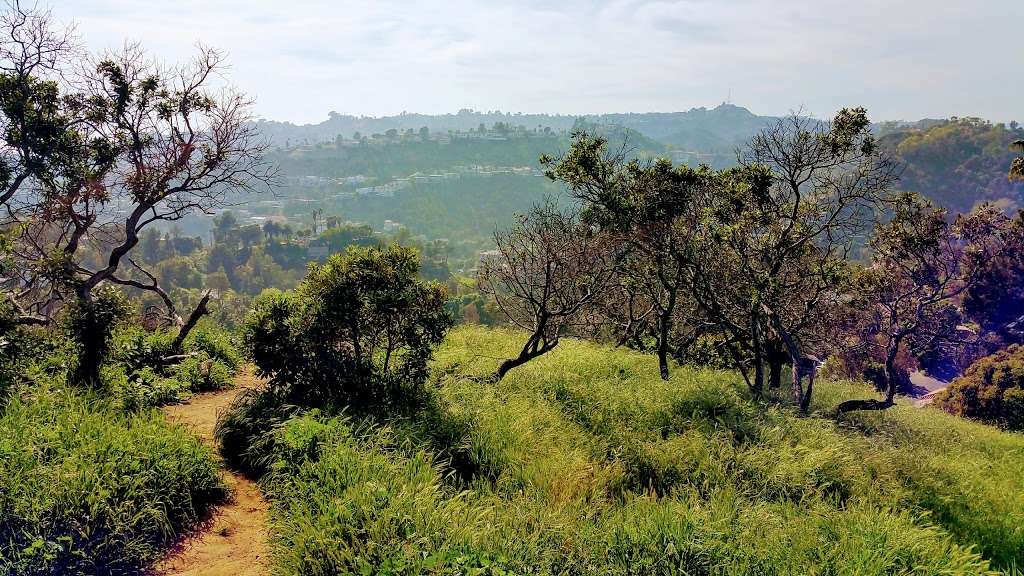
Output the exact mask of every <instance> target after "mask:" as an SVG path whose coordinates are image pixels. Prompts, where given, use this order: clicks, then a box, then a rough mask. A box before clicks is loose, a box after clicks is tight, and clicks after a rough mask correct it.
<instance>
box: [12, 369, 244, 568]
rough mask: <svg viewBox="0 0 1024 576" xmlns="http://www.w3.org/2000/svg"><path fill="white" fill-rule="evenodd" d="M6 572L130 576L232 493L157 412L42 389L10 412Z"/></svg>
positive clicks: (207, 455)
mask: <svg viewBox="0 0 1024 576" xmlns="http://www.w3.org/2000/svg"><path fill="white" fill-rule="evenodd" d="M0 479H2V480H0V574H5V575H7V574H9V575H14V574H18V575H22V574H110V575H114V574H129V573H137V572H138V571H139V570H141V569H142V568H144V567H145V566H146V565H147V564H149V563H150V562H152V561H154V560H156V559H158V558H159V557H160V556H161V555H162V553H163V551H164V550H165V549H166V546H167V545H168V544H169V543H171V542H172V541H173V539H174V538H175V537H176V536H178V535H180V534H181V533H182V532H183V531H184V530H185V529H187V528H189V527H191V526H193V525H194V524H195V523H196V522H197V521H198V520H199V519H200V518H201V516H202V515H203V514H204V513H205V512H206V511H207V510H208V509H209V507H210V506H211V505H212V504H214V503H216V502H218V501H221V500H223V499H224V498H225V497H226V494H227V490H226V487H225V485H224V484H223V482H222V479H221V477H220V475H219V472H218V470H217V466H216V463H215V460H214V459H213V455H212V454H211V451H210V450H209V449H208V448H206V447H204V446H203V445H202V444H201V443H200V442H199V440H198V439H196V438H195V437H193V436H192V435H190V434H189V433H187V432H186V431H184V430H183V429H181V428H179V427H176V426H171V425H169V424H167V423H166V421H165V420H164V418H163V416H162V415H161V414H160V413H159V412H157V411H154V410H142V411H139V412H137V413H134V414H126V413H125V412H123V411H122V410H120V409H119V407H117V406H116V403H115V402H114V401H113V400H110V399H103V398H99V397H95V396H84V395H80V394H76V393H71V392H50V391H46V390H44V387H42V386H40V387H39V388H38V389H33V390H32V391H31V395H28V393H26V396H25V397H14V398H11V399H10V400H9V401H8V402H7V403H6V406H4V407H3V408H2V413H0Z"/></svg>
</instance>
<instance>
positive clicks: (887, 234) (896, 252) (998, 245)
mask: <svg viewBox="0 0 1024 576" xmlns="http://www.w3.org/2000/svg"><path fill="white" fill-rule="evenodd" d="M1008 223H1009V219H1008V218H1007V217H1006V216H1005V215H1003V214H1002V213H1001V212H999V211H998V210H997V209H996V208H995V207H993V206H991V205H983V206H982V207H981V208H979V209H978V210H976V211H975V212H973V213H971V214H970V215H968V216H961V217H959V218H957V219H956V221H955V222H953V223H950V222H949V221H947V219H946V211H945V210H943V209H941V208H935V207H933V206H931V205H930V204H928V203H927V202H926V201H924V200H922V199H921V198H919V197H917V196H914V195H912V194H905V195H902V196H900V197H899V198H898V199H897V201H896V202H895V204H894V214H893V217H892V220H890V221H889V222H888V223H886V224H883V225H880V226H878V227H877V228H876V230H875V233H874V234H873V236H872V238H871V249H872V262H871V266H870V267H869V268H868V269H867V270H865V271H864V274H863V275H862V277H861V280H860V285H859V290H858V298H859V301H860V302H861V303H862V305H863V306H864V307H866V308H868V307H869V309H870V310H871V314H872V315H873V316H874V324H875V325H876V326H877V331H878V333H879V334H881V335H882V338H881V340H882V346H884V356H883V357H884V359H885V360H884V382H885V398H884V399H883V400H881V401H879V400H874V399H872V400H849V401H846V402H843V403H841V404H840V405H839V406H838V407H837V408H836V411H837V413H840V414H841V413H843V412H848V411H851V410H883V409H886V408H889V407H890V406H892V405H893V404H894V401H895V396H896V392H897V389H898V382H899V379H898V378H897V374H896V366H895V362H896V358H897V355H898V354H899V351H900V347H901V346H903V345H905V343H907V341H908V340H910V339H918V340H920V339H930V340H932V341H937V340H951V339H956V338H958V337H959V336H958V331H957V330H956V329H955V327H952V329H951V327H950V326H949V323H948V322H947V321H946V319H947V318H948V313H947V312H948V310H949V308H950V307H951V306H955V305H956V304H957V303H958V301H959V298H960V297H961V296H962V295H963V294H964V293H965V292H966V291H967V290H969V289H970V288H971V287H972V286H974V285H975V284H976V283H977V282H978V280H979V278H981V277H982V271H983V269H984V268H983V267H984V265H985V264H986V263H987V262H988V261H989V260H990V259H992V258H995V257H997V256H998V255H1000V254H1001V253H1002V252H1003V250H1004V249H1005V246H1006V242H1005V238H1004V233H1005V231H1006V230H1007V229H1008Z"/></svg>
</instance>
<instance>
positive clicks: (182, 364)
mask: <svg viewBox="0 0 1024 576" xmlns="http://www.w3.org/2000/svg"><path fill="white" fill-rule="evenodd" d="M174 338H175V333H174V331H172V330H157V331H155V332H146V331H145V330H143V329H141V328H138V327H125V328H120V329H118V330H117V331H116V332H115V333H114V337H113V345H112V347H113V354H112V355H111V360H112V362H110V363H108V365H107V366H105V367H104V369H103V381H104V384H105V387H106V389H108V390H109V391H111V392H112V393H113V394H114V395H116V396H118V397H119V398H122V400H123V405H124V406H125V408H127V409H139V408H145V407H149V406H161V405H164V404H170V403H173V402H177V401H180V400H182V399H183V398H184V397H185V396H187V395H188V394H190V393H198V392H209V391H213V390H222V389H225V388H230V387H231V385H232V377H233V376H234V374H235V373H236V371H237V369H238V368H239V367H240V366H241V364H242V360H241V354H239V352H238V350H237V349H236V348H235V347H234V344H233V343H232V342H231V338H230V336H229V335H228V334H227V333H226V332H224V331H222V330H220V329H218V328H216V327H213V326H210V325H208V324H206V323H201V324H200V326H197V327H196V328H195V329H194V330H193V331H192V333H191V334H189V336H188V338H186V339H185V342H184V344H183V346H182V348H183V350H182V352H184V354H185V358H184V359H175V361H174V362H169V361H168V360H167V358H169V357H171V356H174V354H173V351H172V346H173V343H174ZM175 362H177V363H175Z"/></svg>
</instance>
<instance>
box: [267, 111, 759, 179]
mask: <svg viewBox="0 0 1024 576" xmlns="http://www.w3.org/2000/svg"><path fill="white" fill-rule="evenodd" d="M580 119H584V120H585V121H587V122H590V123H594V124H598V125H617V126H622V127H623V128H628V129H630V130H635V131H636V132H637V133H638V134H640V135H642V136H644V137H646V138H649V139H652V140H656V141H658V142H659V143H661V145H663V146H667V147H670V148H673V149H677V150H679V151H680V152H682V153H689V154H690V156H691V158H687V157H685V156H684V157H683V159H687V160H689V161H691V162H694V161H696V162H699V161H707V162H708V163H711V164H716V165H717V164H722V163H724V162H728V161H729V160H731V157H732V151H733V149H734V148H735V147H736V146H737V145H739V144H741V143H743V142H744V141H746V140H747V139H749V138H750V136H752V135H753V134H754V133H756V132H757V131H758V130H759V129H761V128H762V127H763V126H764V125H765V124H766V123H768V122H770V121H771V120H773V119H774V118H773V117H771V116H758V115H756V114H754V113H752V112H750V111H749V110H747V109H746V108H743V107H740V106H734V105H732V104H722V105H720V106H717V107H715V108H711V109H708V108H694V109H692V110H689V111H686V112H668V113H662V112H648V113H626V114H598V115H562V114H521V113H516V114H511V113H502V112H478V111H473V110H465V109H464V110H460V111H459V112H458V113H456V114H437V115H430V114H401V115H398V116H382V117H370V116H350V115H344V114H338V113H336V112H332V113H331V114H330V117H329V118H328V119H327V120H325V121H323V122H320V123H319V124H304V125H296V124H292V123H290V122H275V121H266V120H264V121H260V122H259V123H258V126H259V128H260V130H261V131H262V132H263V134H265V135H266V136H267V137H269V138H270V140H271V142H272V143H273V144H274V145H277V146H289V147H291V146H298V145H310V144H317V143H323V142H330V141H334V140H336V139H337V138H338V136H339V135H340V136H342V137H343V138H347V139H352V138H353V136H354V135H356V133H358V135H359V136H360V137H362V136H367V137H369V136H372V135H374V134H378V135H384V134H386V133H387V131H389V130H395V131H398V132H399V133H404V132H406V131H407V130H413V131H417V132H418V131H419V130H420V129H421V128H424V127H426V128H427V129H428V130H429V131H430V132H435V133H447V132H449V131H463V132H465V131H474V130H479V128H480V126H481V125H483V126H485V127H487V128H490V127H492V126H494V125H495V124H501V125H505V126H508V127H511V128H513V129H521V130H530V131H537V132H544V131H545V129H547V130H548V131H550V132H554V133H556V134H558V133H568V132H569V131H571V130H572V128H573V126H575V125H576V123H577V121H579V120H580ZM644 145H645V146H646V147H650V144H647V143H645V144H644ZM701 154H703V155H707V157H706V158H703V157H701V156H700V155H701Z"/></svg>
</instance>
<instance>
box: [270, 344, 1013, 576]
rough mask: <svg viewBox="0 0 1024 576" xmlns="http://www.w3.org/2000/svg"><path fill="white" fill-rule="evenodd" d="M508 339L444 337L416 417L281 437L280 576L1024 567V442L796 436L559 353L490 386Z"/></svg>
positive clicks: (872, 427) (971, 431)
mask: <svg viewBox="0 0 1024 576" xmlns="http://www.w3.org/2000/svg"><path fill="white" fill-rule="evenodd" d="M519 340H521V338H520V335H519V334H516V333H510V332H503V331H493V330H486V329H480V328H460V329H457V330H455V331H454V332H452V333H451V334H450V335H449V337H448V339H447V340H446V342H445V344H443V345H442V347H441V348H439V349H438V351H437V353H436V359H435V360H434V362H433V365H432V376H431V379H430V383H429V385H428V390H429V394H430V398H431V400H430V402H429V403H428V404H429V406H430V409H429V410H427V411H425V412H424V413H422V414H420V415H419V416H415V417H404V418H403V417H393V418H391V419H389V420H387V421H380V420H374V419H372V418H367V419H359V418H346V417H335V418H328V417H326V416H325V415H324V414H322V413H321V412H319V411H313V412H310V413H308V414H307V415H306V416H304V417H300V418H297V419H294V420H292V421H290V422H289V423H288V424H287V425H286V426H284V427H283V428H280V429H278V430H277V432H276V433H275V442H274V444H275V445H276V449H275V451H274V452H273V454H272V461H273V462H274V463H273V464H272V466H271V470H272V472H271V474H270V476H269V477H268V479H267V480H266V481H265V483H264V486H265V487H266V489H267V493H268V495H269V497H270V498H271V500H272V502H273V512H272V517H273V525H274V529H275V531H276V534H277V535H276V537H275V539H274V542H273V545H274V549H275V555H276V556H275V558H276V563H277V568H278V570H279V572H280V573H281V574H335V573H360V572H365V571H366V570H370V571H371V572H374V571H376V572H381V571H383V572H386V573H401V574H456V573H460V574H461V573H473V574H521V573H537V574H548V573H554V574H597V573H600V574H851V575H852V574H911V573H913V574H985V573H989V571H990V570H991V569H992V568H997V569H1004V570H1011V571H1012V567H1013V566H1015V565H1016V566H1019V565H1020V564H1021V562H1024V554H1022V551H1024V533H1022V532H1021V526H1024V436H1021V435H1019V434H1008V433H1003V432H999V431H997V430H995V429H992V428H988V427H985V426H982V425H979V424H975V423H972V422H968V421H964V420H960V419H957V418H954V417H952V416H948V415H945V414H943V413H940V412H938V411H935V410H931V409H923V410H922V409H915V408H912V407H910V406H907V405H901V406H898V407H896V408H894V409H892V410H890V411H889V412H885V413H873V414H861V415H858V416H856V417H854V418H850V419H846V420H844V421H841V422H840V423H836V422H835V421H834V420H832V419H830V418H824V417H820V416H819V414H821V413H824V412H827V411H828V409H829V408H831V407H832V406H833V405H834V404H835V403H836V402H837V401H839V400H841V399H843V398H848V397H850V396H851V395H852V396H856V395H858V394H862V393H863V392H861V391H857V390H854V389H850V387H849V386H846V385H841V384H836V383H824V384H822V385H821V392H820V394H819V395H818V396H817V401H816V404H815V406H814V407H813V410H812V415H811V416H809V417H802V418H801V417H795V416H794V415H793V414H792V413H791V412H790V410H789V409H787V408H785V407H773V406H763V405H762V406H755V404H754V403H753V402H752V401H751V400H750V399H749V398H748V397H747V394H746V392H745V387H744V386H743V385H742V383H741V381H740V379H739V377H738V375H736V374H735V373H730V372H714V371H705V370H700V369H694V368H679V369H677V370H676V371H675V373H674V375H673V377H672V379H671V380H670V381H667V382H666V381H661V380H659V378H658V374H657V370H656V363H655V362H653V361H652V358H651V357H650V356H647V355H643V354H639V353H635V352H630V351H625V350H613V349H609V348H606V347H602V346H598V345H593V344H588V343H584V342H580V341H566V342H565V343H563V345H562V346H560V347H559V349H558V350H557V351H555V352H553V353H551V354H549V355H547V356H545V357H544V358H542V359H540V360H538V361H536V362H533V363H530V364H528V365H527V366H524V367H523V368H521V369H520V370H519V371H514V372H512V373H510V375H509V376H508V377H507V378H506V379H505V380H503V381H501V382H500V383H498V384H493V385H492V384H484V383H481V381H480V380H479V377H481V376H485V375H487V374H489V373H490V372H491V371H493V370H494V368H495V365H496V360H495V359H496V358H499V357H502V356H506V355H508V354H510V353H512V352H513V351H514V350H515V347H516V344H517V343H518V341H519Z"/></svg>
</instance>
